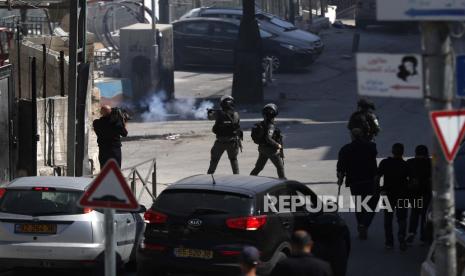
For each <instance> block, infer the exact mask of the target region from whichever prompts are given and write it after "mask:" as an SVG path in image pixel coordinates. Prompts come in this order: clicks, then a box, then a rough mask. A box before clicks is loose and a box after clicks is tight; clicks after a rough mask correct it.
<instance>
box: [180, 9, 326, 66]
mask: <svg viewBox="0 0 465 276" xmlns="http://www.w3.org/2000/svg"><path fill="white" fill-rule="evenodd" d="M239 24H240V21H238V20H234V19H223V18H187V19H182V20H178V21H175V22H173V30H174V61H175V64H176V68H180V67H183V66H185V65H202V66H217V67H232V66H233V64H234V49H235V47H236V44H237V40H238V37H239ZM260 35H261V38H262V42H263V56H264V58H269V59H271V61H272V68H273V71H279V70H282V69H292V68H299V67H306V66H308V65H310V64H312V63H313V62H314V60H315V56H316V51H317V50H316V49H315V47H314V46H312V45H311V44H309V43H306V42H304V41H300V40H294V39H289V38H287V37H285V36H281V35H279V34H275V33H272V32H269V31H267V30H265V29H263V28H261V27H260Z"/></svg>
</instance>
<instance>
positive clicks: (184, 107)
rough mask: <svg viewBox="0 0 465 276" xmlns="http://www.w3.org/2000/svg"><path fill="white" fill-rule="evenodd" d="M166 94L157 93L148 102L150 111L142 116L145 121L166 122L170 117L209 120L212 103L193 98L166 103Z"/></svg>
mask: <svg viewBox="0 0 465 276" xmlns="http://www.w3.org/2000/svg"><path fill="white" fill-rule="evenodd" d="M165 99H166V96H165V93H163V92H161V93H157V94H155V95H153V96H152V97H151V98H150V100H149V101H148V103H147V104H148V111H146V112H144V113H143V114H142V119H143V120H144V121H152V122H153V121H165V120H167V119H168V118H170V117H175V118H180V119H197V120H205V119H207V109H210V108H213V106H214V104H213V103H212V102H211V101H202V102H200V103H199V104H197V101H196V100H195V99H192V98H186V99H175V100H171V101H166V100H165Z"/></svg>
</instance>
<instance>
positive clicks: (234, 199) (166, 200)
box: [154, 190, 253, 215]
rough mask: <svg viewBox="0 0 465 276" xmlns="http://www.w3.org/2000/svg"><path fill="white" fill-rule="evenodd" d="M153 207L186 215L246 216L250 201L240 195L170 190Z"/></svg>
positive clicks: (250, 209)
mask: <svg viewBox="0 0 465 276" xmlns="http://www.w3.org/2000/svg"><path fill="white" fill-rule="evenodd" d="M154 207H155V208H156V209H158V210H160V211H166V212H172V213H176V214H181V215H187V214H194V213H196V214H199V213H202V214H207V213H208V214H234V215H248V214H251V213H252V211H253V204H252V199H251V198H249V197H246V196H243V195H240V194H234V193H225V192H217V191H204V190H171V191H165V192H163V193H162V194H161V195H160V196H159V197H158V198H157V200H156V201H155V204H154Z"/></svg>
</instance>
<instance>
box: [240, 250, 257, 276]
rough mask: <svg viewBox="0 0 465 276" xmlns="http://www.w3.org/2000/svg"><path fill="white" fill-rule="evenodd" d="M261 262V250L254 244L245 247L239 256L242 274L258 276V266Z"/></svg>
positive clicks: (243, 275)
mask: <svg viewBox="0 0 465 276" xmlns="http://www.w3.org/2000/svg"><path fill="white" fill-rule="evenodd" d="M259 263H260V251H258V249H257V248H255V247H253V246H246V247H244V248H243V249H242V252H241V255H240V258H239V265H240V266H241V276H257V266H258V264H259Z"/></svg>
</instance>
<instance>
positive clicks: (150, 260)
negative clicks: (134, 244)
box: [137, 175, 350, 276]
mask: <svg viewBox="0 0 465 276" xmlns="http://www.w3.org/2000/svg"><path fill="white" fill-rule="evenodd" d="M291 195H294V196H299V197H301V196H308V197H309V198H311V202H312V203H311V204H312V205H314V204H316V202H317V200H318V198H317V196H316V194H315V193H314V192H312V191H311V190H310V189H309V188H308V187H307V186H305V185H303V184H301V183H299V182H296V181H289V180H278V179H274V178H267V177H256V176H239V175H233V176H214V177H212V176H211V175H198V176H193V177H189V178H186V179H183V180H181V181H179V182H177V183H175V184H173V185H171V186H169V187H168V188H167V189H166V190H164V191H163V192H162V193H161V194H160V196H159V197H158V198H157V199H156V200H155V202H154V204H153V206H152V207H151V209H150V210H148V211H147V212H146V213H145V216H144V217H145V220H146V230H145V234H144V239H143V241H142V243H141V246H140V247H139V250H138V254H137V273H138V274H137V275H138V276H143V275H163V273H166V272H195V273H199V275H205V274H209V273H224V274H228V273H237V272H238V271H239V266H238V259H237V258H238V256H239V254H240V252H241V249H242V248H243V247H244V246H245V245H252V246H255V247H257V248H258V249H259V250H260V252H261V261H262V262H261V264H260V265H259V274H260V275H267V274H269V273H270V272H271V270H272V269H273V268H274V266H275V265H276V263H277V262H278V261H279V260H281V259H282V258H285V257H286V256H288V255H289V254H290V243H289V242H290V237H291V235H292V233H293V232H294V231H296V230H302V229H303V230H307V231H308V232H309V233H311V235H312V236H313V239H314V240H315V245H314V250H313V253H314V254H315V255H316V256H318V257H321V258H322V259H325V260H327V261H328V262H330V264H331V266H332V268H333V270H334V272H335V275H337V276H343V275H345V272H346V267H347V259H348V256H349V252H350V233H349V230H348V227H347V226H346V224H345V222H344V220H343V219H342V218H340V217H339V216H338V214H337V213H324V212H322V211H321V212H309V211H307V208H297V209H296V210H295V212H281V213H279V212H273V211H272V209H270V208H268V209H269V210H266V209H267V208H266V207H265V201H266V200H267V199H269V198H271V197H272V196H275V197H279V196H291ZM315 206H316V205H315ZM153 273H159V274H153ZM215 275H218V274H215Z"/></svg>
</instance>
